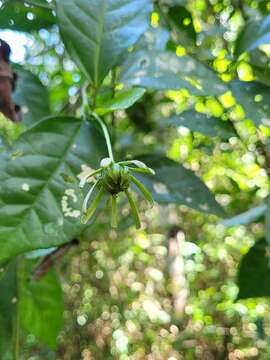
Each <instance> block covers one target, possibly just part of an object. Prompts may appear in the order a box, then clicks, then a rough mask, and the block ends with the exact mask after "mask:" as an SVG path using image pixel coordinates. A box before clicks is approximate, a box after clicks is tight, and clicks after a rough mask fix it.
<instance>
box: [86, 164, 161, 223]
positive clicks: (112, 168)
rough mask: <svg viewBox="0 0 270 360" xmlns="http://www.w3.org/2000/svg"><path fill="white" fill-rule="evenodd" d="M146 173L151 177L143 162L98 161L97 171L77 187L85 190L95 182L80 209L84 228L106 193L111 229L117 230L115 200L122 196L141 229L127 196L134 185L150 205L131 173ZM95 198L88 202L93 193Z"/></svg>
mask: <svg viewBox="0 0 270 360" xmlns="http://www.w3.org/2000/svg"><path fill="white" fill-rule="evenodd" d="M134 172H135V173H136V172H139V173H145V174H150V175H153V174H155V172H154V170H152V169H150V168H149V167H147V166H146V165H145V164H144V163H143V162H141V161H138V160H129V161H120V162H114V160H113V159H112V158H105V159H102V160H101V163H100V168H99V169H97V170H95V171H93V172H89V173H88V174H86V175H85V177H84V178H83V179H82V180H81V182H80V187H84V185H85V184H86V183H88V182H89V181H91V180H94V184H93V185H92V187H91V188H90V190H89V191H88V193H87V195H86V197H85V199H84V202H83V209H82V218H81V221H82V223H83V224H86V223H87V222H88V221H89V220H90V219H91V217H92V216H93V215H94V213H95V211H96V209H97V207H98V205H99V203H100V202H101V200H102V198H103V196H104V195H105V194H106V193H107V194H109V197H110V203H111V225H112V227H117V203H116V202H117V197H118V195H119V194H120V193H121V192H124V193H125V195H126V196H127V199H128V201H129V204H130V208H131V212H132V215H133V217H134V220H135V224H136V227H137V228H140V225H141V224H140V218H139V214H138V210H137V206H136V203H135V201H134V198H133V196H132V194H131V192H130V185H131V184H132V183H133V184H134V185H135V186H136V187H137V188H138V189H139V190H140V191H141V193H142V194H143V195H144V197H145V199H146V200H147V201H149V202H150V203H151V204H153V202H154V201H153V198H152V195H151V193H150V192H149V191H148V190H147V189H146V188H145V186H144V185H143V184H142V183H141V182H140V181H139V180H138V179H137V178H136V177H135V176H134V175H133V173H134ZM94 192H96V195H95V197H94V198H93V200H91V197H92V195H93V193H94Z"/></svg>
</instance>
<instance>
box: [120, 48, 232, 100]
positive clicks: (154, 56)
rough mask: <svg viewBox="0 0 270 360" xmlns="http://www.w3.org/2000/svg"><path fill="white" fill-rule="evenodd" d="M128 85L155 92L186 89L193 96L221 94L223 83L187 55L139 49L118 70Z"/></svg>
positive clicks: (208, 69)
mask: <svg viewBox="0 0 270 360" xmlns="http://www.w3.org/2000/svg"><path fill="white" fill-rule="evenodd" d="M121 81H122V82H123V83H125V84H127V85H133V86H141V87H144V88H150V89H156V90H179V89H181V88H186V89H188V90H189V91H190V92H191V93H192V94H196V95H207V96H211V95H220V94H223V93H224V92H225V91H226V90H227V86H226V84H224V83H223V81H221V80H220V79H219V78H218V76H217V75H216V74H215V73H214V72H213V71H212V70H211V69H210V68H208V67H207V66H205V65H203V64H202V63H200V62H198V61H197V60H195V59H194V58H192V57H191V56H189V55H185V56H182V57H178V56H176V55H175V54H174V53H173V52H169V51H162V52H161V51H147V50H141V51H136V52H133V53H131V54H130V55H129V56H128V57H127V59H126V61H125V62H124V64H123V65H122V70H121Z"/></svg>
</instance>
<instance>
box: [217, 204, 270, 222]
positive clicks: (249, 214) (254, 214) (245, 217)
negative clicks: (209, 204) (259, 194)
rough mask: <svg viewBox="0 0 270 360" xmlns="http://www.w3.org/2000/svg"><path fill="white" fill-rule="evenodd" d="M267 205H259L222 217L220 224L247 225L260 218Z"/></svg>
mask: <svg viewBox="0 0 270 360" xmlns="http://www.w3.org/2000/svg"><path fill="white" fill-rule="evenodd" d="M266 209H267V206H266V205H260V206H256V207H254V208H251V209H249V210H248V211H245V212H243V213H242V214H239V215H236V216H233V217H231V218H229V219H224V220H223V221H221V224H222V225H224V226H227V227H231V226H238V225H248V224H250V223H252V222H254V221H256V220H258V219H260V218H261V217H262V216H263V215H264V214H265V212H266Z"/></svg>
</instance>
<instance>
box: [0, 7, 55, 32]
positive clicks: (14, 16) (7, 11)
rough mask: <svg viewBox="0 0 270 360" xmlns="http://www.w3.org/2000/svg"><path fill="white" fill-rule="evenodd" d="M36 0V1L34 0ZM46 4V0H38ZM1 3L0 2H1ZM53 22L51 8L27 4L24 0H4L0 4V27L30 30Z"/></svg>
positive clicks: (48, 25)
mask: <svg viewBox="0 0 270 360" xmlns="http://www.w3.org/2000/svg"><path fill="white" fill-rule="evenodd" d="M36 2H37V1H36ZM39 2H40V3H41V4H43V5H44V4H45V5H46V4H48V3H47V2H46V0H39ZM1 3H2V2H1ZM54 23H55V16H54V15H53V12H52V10H50V9H45V8H42V7H37V6H29V4H27V3H26V1H25V2H24V1H21V0H6V1H4V2H3V4H2V5H1V6H0V28H1V29H12V30H17V31H26V32H30V31H33V30H39V29H43V28H48V27H50V26H52V25H53V24H54Z"/></svg>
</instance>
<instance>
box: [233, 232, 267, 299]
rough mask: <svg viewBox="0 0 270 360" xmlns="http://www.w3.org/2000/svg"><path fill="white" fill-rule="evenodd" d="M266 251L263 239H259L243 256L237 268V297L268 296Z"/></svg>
mask: <svg viewBox="0 0 270 360" xmlns="http://www.w3.org/2000/svg"><path fill="white" fill-rule="evenodd" d="M268 252H269V247H268V245H267V244H266V241H265V239H261V240H260V241H258V242H256V243H255V245H254V246H253V247H252V248H251V249H250V250H249V251H248V253H247V254H246V255H245V256H244V257H243V259H242V261H241V264H240V267H239V270H238V286H239V293H238V297H237V298H238V299H246V298H250V297H254V298H255V297H261V296H270V281H269V279H270V266H269V256H268Z"/></svg>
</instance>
